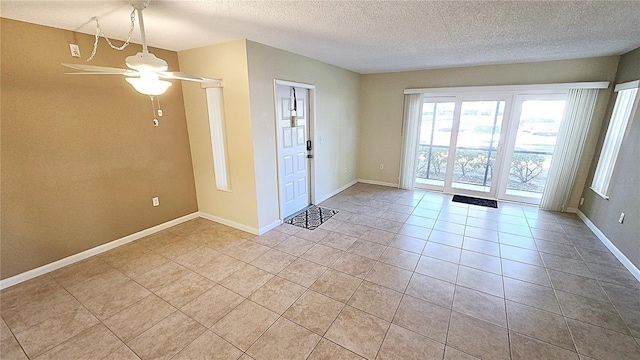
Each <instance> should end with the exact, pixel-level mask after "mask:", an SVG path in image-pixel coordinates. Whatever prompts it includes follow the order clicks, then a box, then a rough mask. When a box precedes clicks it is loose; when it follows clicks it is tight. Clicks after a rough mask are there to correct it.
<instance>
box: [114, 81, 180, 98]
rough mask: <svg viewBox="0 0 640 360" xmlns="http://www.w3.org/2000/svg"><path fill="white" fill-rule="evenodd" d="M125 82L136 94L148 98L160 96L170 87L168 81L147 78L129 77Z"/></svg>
mask: <svg viewBox="0 0 640 360" xmlns="http://www.w3.org/2000/svg"><path fill="white" fill-rule="evenodd" d="M125 80H127V82H128V83H129V84H131V86H133V88H134V89H136V91H137V92H139V93H141V94H144V95H149V96H156V95H162V94H164V93H165V91H167V89H168V88H169V86H171V83H170V82H168V81H164V80H159V79H153V78H147V77H139V78H133V77H130V78H126V79H125Z"/></svg>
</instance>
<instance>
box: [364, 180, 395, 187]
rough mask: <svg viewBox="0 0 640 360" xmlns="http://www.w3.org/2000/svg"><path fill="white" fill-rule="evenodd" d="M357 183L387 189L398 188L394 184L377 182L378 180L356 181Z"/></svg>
mask: <svg viewBox="0 0 640 360" xmlns="http://www.w3.org/2000/svg"><path fill="white" fill-rule="evenodd" d="M358 182H361V183H365V184H371V185H381V186H389V187H394V188H397V187H398V184H394V183H390V182H384V181H378V180H367V179H358Z"/></svg>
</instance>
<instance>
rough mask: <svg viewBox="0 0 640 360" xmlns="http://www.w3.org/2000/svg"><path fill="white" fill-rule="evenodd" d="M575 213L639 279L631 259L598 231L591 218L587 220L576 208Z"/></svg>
mask: <svg viewBox="0 0 640 360" xmlns="http://www.w3.org/2000/svg"><path fill="white" fill-rule="evenodd" d="M576 213H577V214H578V217H579V218H580V219H581V220H582V222H584V223H585V224H586V225H587V226H588V227H589V229H591V231H593V233H594V234H596V236H597V237H598V239H600V241H602V243H603V244H604V245H605V246H606V247H607V248H608V249H609V250H610V251H611V252H612V253H613V255H614V256H615V257H616V258H618V260H620V262H621V263H622V265H624V267H626V268H627V270H629V272H630V273H631V275H633V276H634V277H635V278H636V279H637V280H638V281H640V270H638V268H637V267H636V266H635V265H634V264H633V263H632V262H631V260H629V259H628V258H627V257H626V256H625V255H624V254H623V253H622V251H620V250H618V248H617V247H616V246H615V245H614V244H613V243H612V242H611V240H609V239H608V238H607V236H606V235H605V234H604V233H603V232H602V231H600V229H598V227H597V226H596V225H595V224H594V223H593V222H591V220H589V218H588V217H587V215H585V214H584V213H583V212H582V211H580V210H577V212H576Z"/></svg>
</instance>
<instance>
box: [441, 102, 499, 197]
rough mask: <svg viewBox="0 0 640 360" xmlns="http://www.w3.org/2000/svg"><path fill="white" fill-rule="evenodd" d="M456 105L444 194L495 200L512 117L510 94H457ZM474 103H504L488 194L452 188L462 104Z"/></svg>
mask: <svg viewBox="0 0 640 360" xmlns="http://www.w3.org/2000/svg"><path fill="white" fill-rule="evenodd" d="M455 101H456V105H455V110H454V116H453V126H452V129H451V139H450V143H449V158H448V159H447V172H446V173H445V181H444V189H443V192H444V193H446V194H460V195H466V196H473V197H478V198H485V199H497V194H498V186H499V179H500V176H501V173H502V168H501V166H497V164H501V161H502V158H503V156H504V148H505V144H504V141H505V136H506V135H507V134H508V127H509V119H510V118H511V115H512V106H511V102H512V94H510V93H507V92H497V91H496V92H470V93H464V94H459V95H458V96H456V100H455ZM474 101H498V102H499V101H504V102H505V105H504V109H503V111H502V120H501V123H500V138H499V142H498V147H497V149H496V160H495V163H494V168H493V174H492V175H491V186H490V187H489V191H488V192H481V191H475V190H468V189H461V188H456V187H453V186H452V184H453V168H454V167H455V156H456V150H457V146H458V131H459V130H460V118H461V117H462V114H461V111H462V103H463V102H474Z"/></svg>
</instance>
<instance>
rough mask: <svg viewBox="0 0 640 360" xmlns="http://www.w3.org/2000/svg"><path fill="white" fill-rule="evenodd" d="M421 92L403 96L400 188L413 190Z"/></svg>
mask: <svg viewBox="0 0 640 360" xmlns="http://www.w3.org/2000/svg"><path fill="white" fill-rule="evenodd" d="M421 99H422V94H408V95H405V96H404V118H403V120H402V157H401V162H400V184H399V185H400V188H401V189H406V190H413V184H414V183H415V181H416V158H417V156H418V132H419V131H420V105H421V103H422V101H421Z"/></svg>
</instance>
